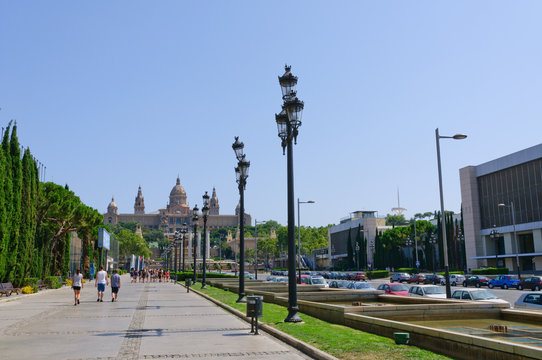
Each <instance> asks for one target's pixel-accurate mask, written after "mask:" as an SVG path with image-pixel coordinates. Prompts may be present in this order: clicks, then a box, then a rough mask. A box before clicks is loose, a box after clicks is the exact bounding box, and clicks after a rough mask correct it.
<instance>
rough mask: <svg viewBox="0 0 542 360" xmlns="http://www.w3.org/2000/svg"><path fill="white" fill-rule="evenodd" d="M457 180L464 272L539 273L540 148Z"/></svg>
mask: <svg viewBox="0 0 542 360" xmlns="http://www.w3.org/2000/svg"><path fill="white" fill-rule="evenodd" d="M459 176H460V181H461V200H462V208H463V221H464V230H465V247H466V255H467V266H468V268H471V269H474V268H479V267H481V266H495V265H497V266H500V267H502V266H504V267H508V268H509V269H510V271H511V272H516V271H517V267H516V263H517V262H519V266H520V270H521V272H522V273H534V272H538V273H540V272H542V144H539V145H536V146H533V147H530V148H528V149H524V150H521V151H518V152H515V153H513V154H510V155H506V156H503V157H501V158H498V159H495V160H491V161H488V162H486V163H483V164H480V165H477V166H467V167H464V168H462V169H460V170H459ZM492 232H493V233H492ZM514 234H516V236H514ZM518 260H519V261H518Z"/></svg>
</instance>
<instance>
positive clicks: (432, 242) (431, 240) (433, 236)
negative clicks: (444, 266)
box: [429, 233, 437, 273]
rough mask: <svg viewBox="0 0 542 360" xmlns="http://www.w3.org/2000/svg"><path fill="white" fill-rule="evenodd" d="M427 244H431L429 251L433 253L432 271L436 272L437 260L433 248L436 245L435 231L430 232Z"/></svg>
mask: <svg viewBox="0 0 542 360" xmlns="http://www.w3.org/2000/svg"><path fill="white" fill-rule="evenodd" d="M429 244H431V250H432V251H431V252H432V253H433V272H434V273H436V272H437V264H436V262H437V260H436V258H435V248H436V245H437V235H436V234H435V233H433V234H431V237H429Z"/></svg>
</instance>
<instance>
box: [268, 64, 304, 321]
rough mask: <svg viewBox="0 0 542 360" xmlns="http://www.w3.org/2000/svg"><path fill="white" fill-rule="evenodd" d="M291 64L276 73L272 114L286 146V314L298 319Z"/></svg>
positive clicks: (296, 108) (296, 115) (296, 122)
mask: <svg viewBox="0 0 542 360" xmlns="http://www.w3.org/2000/svg"><path fill="white" fill-rule="evenodd" d="M290 70H291V67H290V66H285V72H284V75H282V76H279V84H280V88H281V91H282V99H283V100H284V103H283V105H282V111H281V112H280V113H279V114H275V120H276V122H277V128H278V135H279V137H280V139H281V140H282V142H281V145H282V153H283V154H284V150H285V149H287V178H288V316H287V317H286V319H285V320H284V321H286V322H301V321H302V320H301V318H300V317H299V314H298V312H299V307H298V305H297V284H296V274H295V262H296V261H295V207H294V206H295V205H294V157H293V145H292V140H293V141H294V143H297V135H298V129H299V127H300V126H301V117H302V114H303V107H304V104H303V101H301V100H299V99H298V98H297V96H296V91H295V88H296V85H297V77H296V76H294V75H293V74H292V73H291V72H290Z"/></svg>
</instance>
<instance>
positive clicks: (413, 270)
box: [395, 268, 419, 274]
mask: <svg viewBox="0 0 542 360" xmlns="http://www.w3.org/2000/svg"><path fill="white" fill-rule="evenodd" d="M395 271H396V272H401V273H409V274H417V273H418V272H419V270H418V268H399V269H397V270H395Z"/></svg>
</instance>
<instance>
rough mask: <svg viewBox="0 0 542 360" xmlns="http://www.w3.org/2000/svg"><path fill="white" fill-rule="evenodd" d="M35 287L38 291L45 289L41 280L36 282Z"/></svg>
mask: <svg viewBox="0 0 542 360" xmlns="http://www.w3.org/2000/svg"><path fill="white" fill-rule="evenodd" d="M36 286H37V287H38V290H41V289H43V288H46V287H47V285H45V283H44V282H43V280H38V283H37V284H36Z"/></svg>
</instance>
